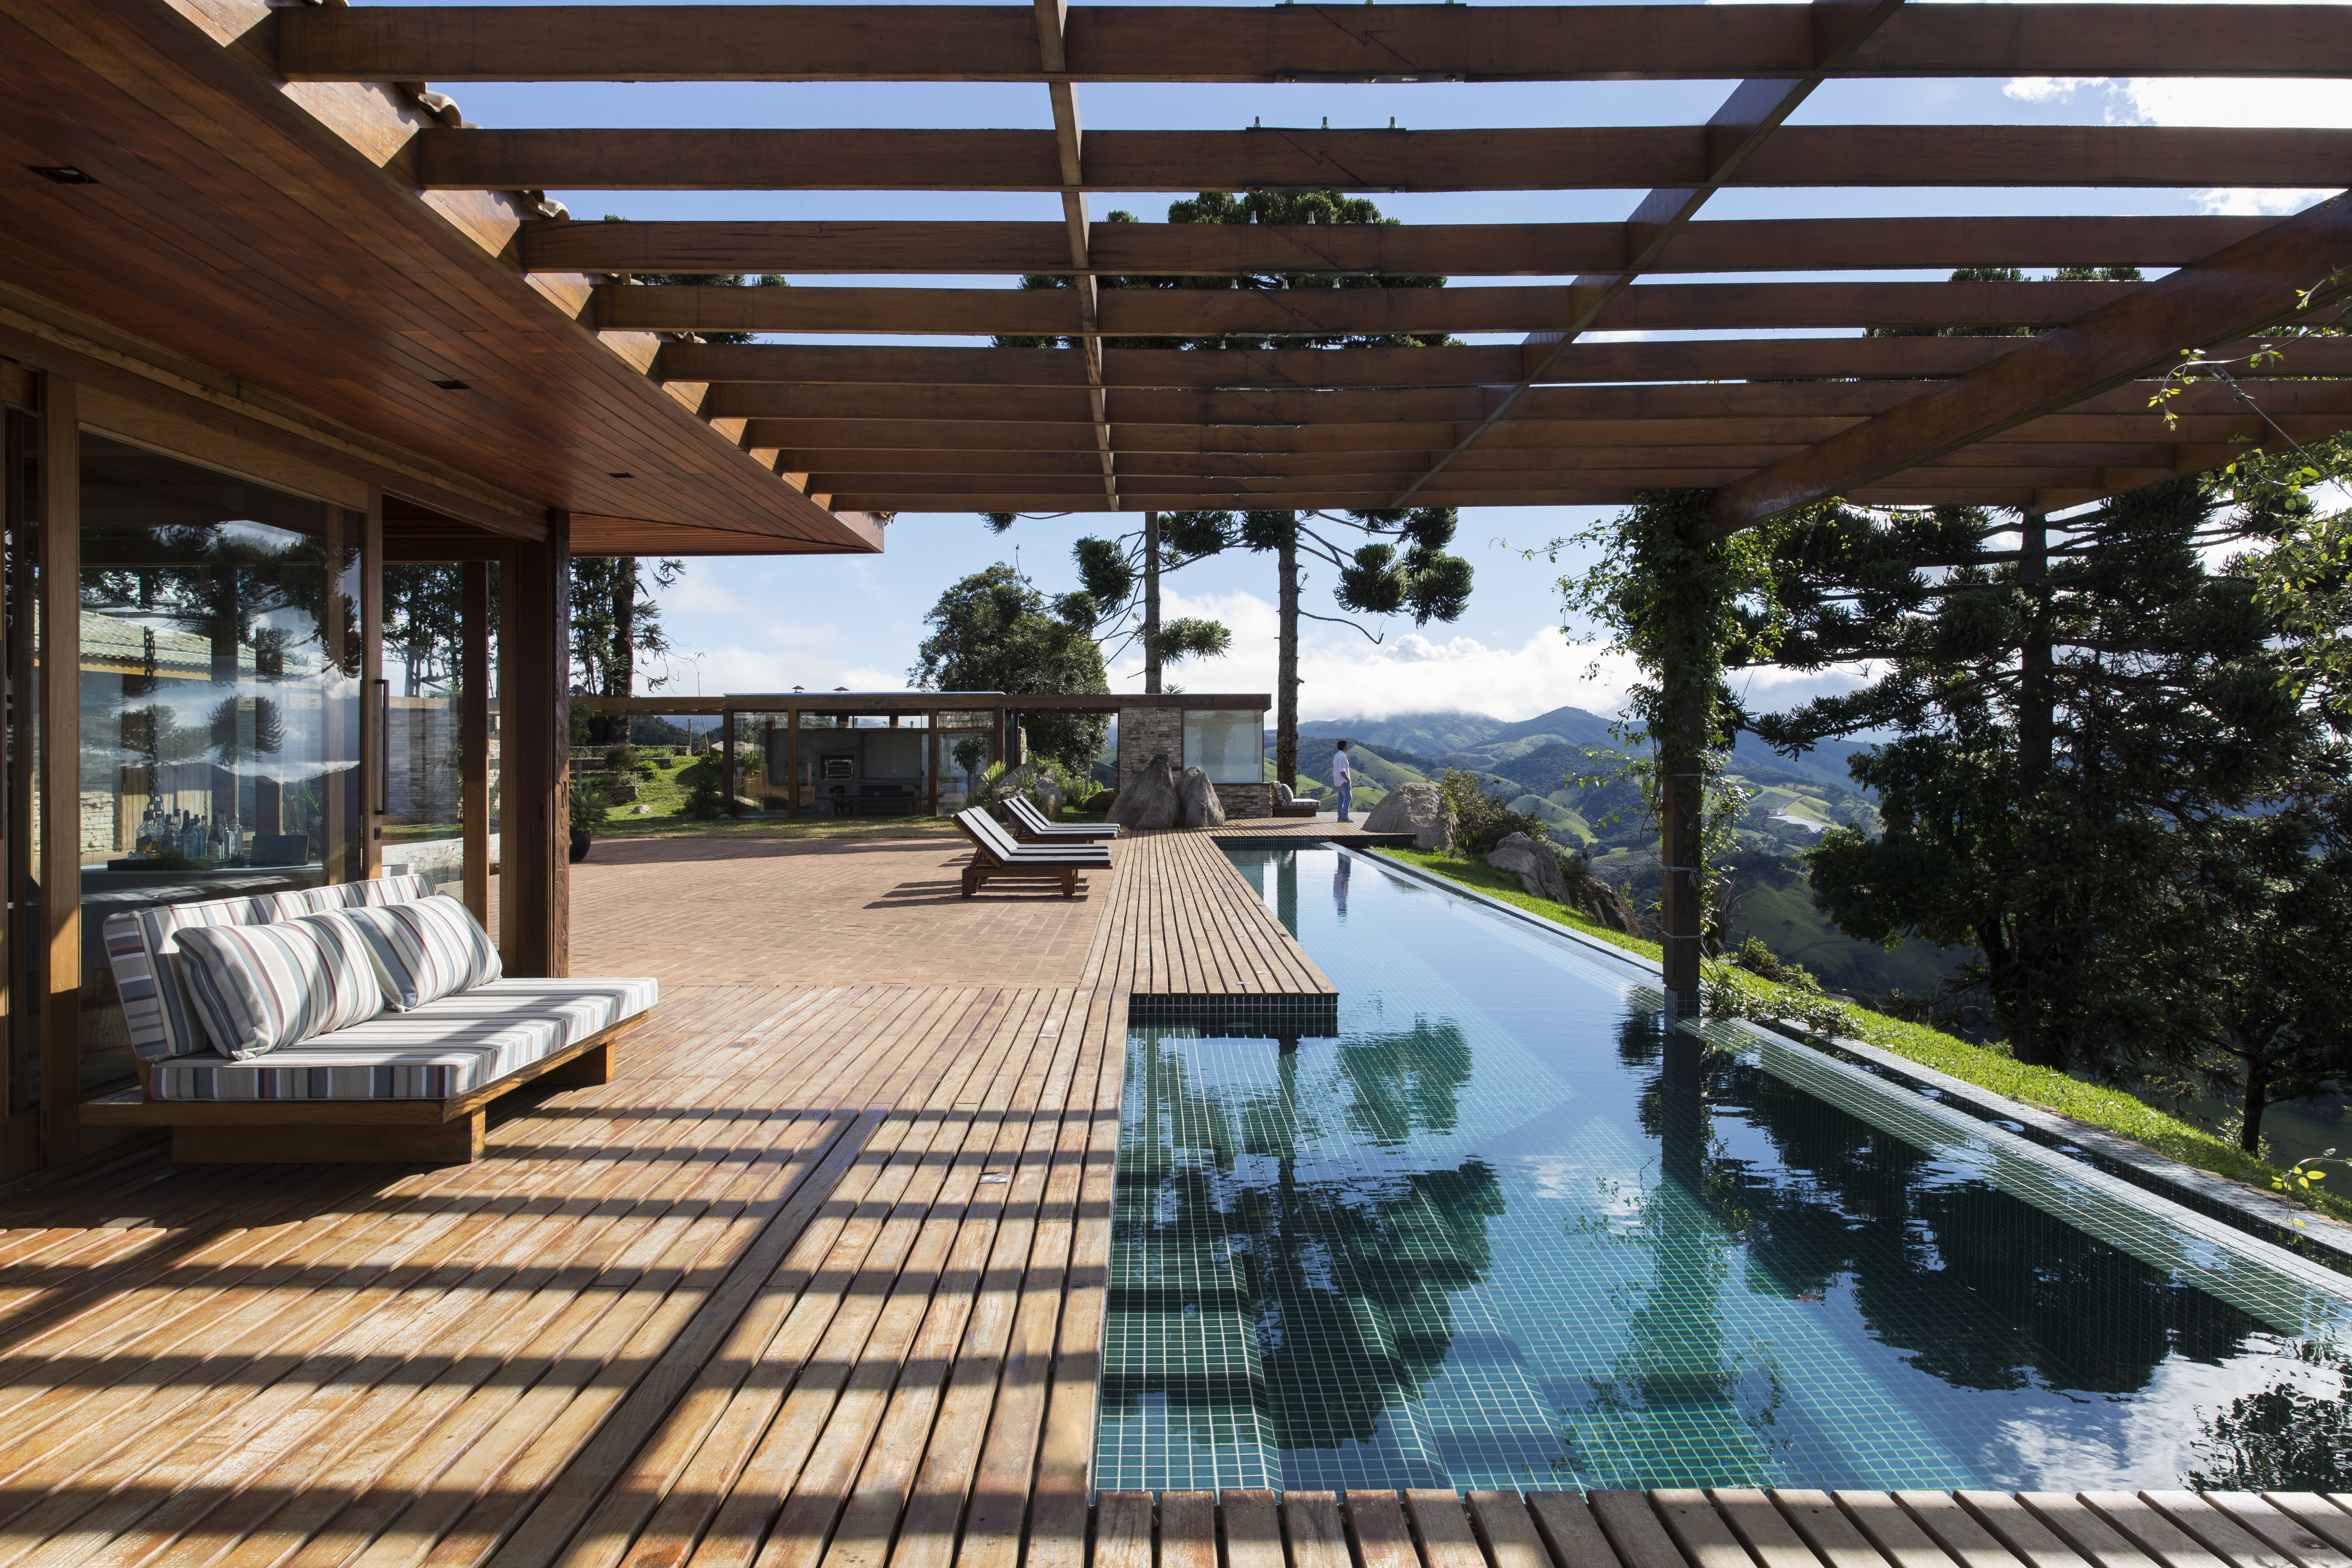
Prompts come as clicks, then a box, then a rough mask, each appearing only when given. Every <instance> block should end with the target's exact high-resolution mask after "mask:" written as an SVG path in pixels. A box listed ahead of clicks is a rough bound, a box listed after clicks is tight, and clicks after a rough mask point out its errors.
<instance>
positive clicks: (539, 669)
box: [499, 511, 572, 978]
mask: <svg viewBox="0 0 2352 1568" xmlns="http://www.w3.org/2000/svg"><path fill="white" fill-rule="evenodd" d="M571 546H572V519H571V514H570V513H568V512H561V511H558V512H551V513H549V514H548V536H547V539H546V541H545V542H543V543H518V544H515V545H514V546H512V547H511V556H510V559H509V563H507V565H506V566H505V567H504V569H502V570H501V571H500V573H499V581H500V587H501V595H500V597H501V600H502V602H503V604H504V605H505V607H506V612H505V614H504V616H502V617H501V619H500V623H499V629H500V635H499V768H500V771H501V773H502V774H503V776H504V784H505V788H504V791H503V793H504V795H505V803H504V808H503V810H502V811H501V812H500V814H499V865H500V867H501V868H502V871H503V875H502V877H501V879H500V881H499V935H500V941H499V957H500V960H501V962H502V963H504V965H505V968H506V972H507V973H509V974H511V975H515V976H518V977H522V978H533V977H541V976H546V977H561V976H562V975H563V974H564V973H566V972H567V971H568V970H569V968H570V963H571V902H572V882H571V862H570V858H569V855H568V851H569V848H570V845H571V837H572V809H571V807H572V702H571V698H570V696H569V694H568V693H569V687H570V679H569V678H570V675H571V647H572V635H571V634H572V626H571V577H572V548H571ZM509 580H511V581H510V584H509Z"/></svg>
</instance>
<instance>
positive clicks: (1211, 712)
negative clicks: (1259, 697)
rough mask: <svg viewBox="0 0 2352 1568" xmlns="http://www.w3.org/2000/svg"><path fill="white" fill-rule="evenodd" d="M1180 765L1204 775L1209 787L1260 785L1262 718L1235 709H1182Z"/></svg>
mask: <svg viewBox="0 0 2352 1568" xmlns="http://www.w3.org/2000/svg"><path fill="white" fill-rule="evenodd" d="M1184 765H1185V766H1186V767H1188V768H1198V769H1200V770H1201V771H1202V773H1207V774H1208V775H1209V782H1210V783H1211V784H1263V783H1264V782H1265V714H1263V713H1257V712H1252V711H1250V710H1246V709H1237V708H1236V709H1223V708H1189V709H1186V710H1185V711H1184Z"/></svg>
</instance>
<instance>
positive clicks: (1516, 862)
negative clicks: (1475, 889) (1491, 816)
mask: <svg viewBox="0 0 2352 1568" xmlns="http://www.w3.org/2000/svg"><path fill="white" fill-rule="evenodd" d="M1486 864H1487V865H1489V866H1492V867H1494V868H1495V869H1496V870H1497V871H1508V872H1510V873H1511V874H1512V875H1514V876H1516V877H1517V878H1518V879H1519V886H1520V887H1522V888H1525V889H1527V890H1528V892H1530V893H1532V894H1534V895H1535V896H1536V897H1537V898H1538V899H1549V900H1551V901H1552V902H1553V903H1556V904H1572V903H1574V902H1575V900H1574V898H1573V896H1572V895H1571V894H1570V892H1569V889H1568V878H1567V877H1566V876H1565V875H1564V874H1562V872H1561V871H1560V868H1559V850H1557V849H1554V848H1553V847H1551V846H1550V845H1549V844H1546V843H1542V842H1540V841H1538V840H1537V839H1533V838H1530V837H1528V836H1527V835H1526V834H1524V833H1513V834H1510V835H1508V836H1507V837H1505V838H1504V840H1503V841H1502V842H1501V843H1500V844H1497V845H1496V846H1495V847H1493V848H1492V849H1489V850H1488V851H1487V852H1486Z"/></svg>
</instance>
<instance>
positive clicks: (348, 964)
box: [179, 914, 383, 1061]
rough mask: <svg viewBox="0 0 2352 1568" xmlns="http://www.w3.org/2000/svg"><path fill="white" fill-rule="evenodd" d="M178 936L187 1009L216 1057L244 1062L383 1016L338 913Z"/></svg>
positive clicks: (377, 990)
mask: <svg viewBox="0 0 2352 1568" xmlns="http://www.w3.org/2000/svg"><path fill="white" fill-rule="evenodd" d="M179 936H180V977H181V979H182V981H183V982H184V983H185V984H186V986H187V989H188V1000H189V1003H190V1004H191V1005H192V1006H193V1007H194V1011H195V1014H196V1016H197V1017H198V1018H199V1019H201V1020H202V1021H203V1023H204V1026H205V1034H206V1035H208V1036H210V1037H212V1043H213V1049H215V1051H218V1052H219V1053H220V1054H221V1055H222V1056H225V1057H228V1058H233V1059H235V1060H237V1061H243V1060H246V1059H247V1058H251V1057H257V1056H261V1055H264V1054H266V1053H268V1052H269V1051H274V1050H276V1049H278V1047H280V1046H290V1045H292V1044H294V1043H295V1042H296V1041H298V1040H307V1039H309V1038H310V1037H312V1036H314V1035H328V1034H332V1033H333V1032H334V1031H336V1030H337V1029H344V1028H349V1027H350V1026H352V1025H353V1024H363V1023H365V1022H367V1020H369V1019H370V1018H373V1017H374V1016H376V1015H377V1014H379V1013H381V1012H383V990H382V988H381V987H380V986H378V985H377V984H376V978H375V971H374V968H373V965H372V964H370V963H369V962H368V951H367V943H366V942H363V941H362V940H361V937H360V933H359V932H358V931H355V930H353V929H352V925H351V922H350V921H348V920H347V919H346V918H344V917H343V916H341V915H340V914H326V915H304V916H302V917H300V918H299V919H298V920H290V921H272V922H271V923H269V924H268V925H251V926H192V927H190V928H188V929H187V930H184V931H181V932H180V933H179Z"/></svg>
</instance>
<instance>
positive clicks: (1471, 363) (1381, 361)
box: [654, 338, 2352, 417]
mask: <svg viewBox="0 0 2352 1568" xmlns="http://www.w3.org/2000/svg"><path fill="white" fill-rule="evenodd" d="M2022 342H2023V340H2020V339H2015V338H1778V339H1772V338H1761V339H1705V338H1699V339H1680V340H1665V341H1660V342H1619V343H1575V344H1571V345H1570V347H1569V348H1568V349H1567V350H1566V352H1564V353H1562V354H1561V355H1560V356H1559V358H1558V359H1557V360H1555V361H1554V362H1553V363H1552V364H1551V366H1550V368H1549V370H1548V371H1546V372H1545V374H1544V381H1545V383H1546V384H1554V385H1567V384H1580V383H1621V382H1655V383H1678V382H1709V381H1756V382H1769V381H1791V382H1797V381H1806V380H1811V379H1815V378H1822V377H1836V378H1844V377H1858V378H1871V379H1890V380H1906V381H1916V380H1937V379H1941V378H1943V377H1947V376H1953V375H1958V374H1961V373H1963V372H1965V371H1969V370H1972V369H1975V368H1976V367H1977V366H1979V365H1981V364H1984V363H1988V362H1990V361H1991V360H1995V359H1998V358H2000V357H2001V356H2002V355H2004V354H2008V353H2014V352H2015V351H2016V350H2017V349H2018V348H2020V347H2021V346H2022ZM2287 349H2288V352H2287V354H2286V357H2285V359H2284V360H2283V361H2281V362H2280V363H2276V364H2270V365H2264V366H2263V367H2261V368H2260V369H2258V370H2256V369H2247V370H2242V372H2241V374H2252V375H2270V376H2316V375H2342V374H2352V340H2346V339H2320V340H2313V341H2307V342H2295V343H2292V344H2289V345H2287ZM2221 352H2222V353H2224V354H2225V355H2226V356H2229V357H2242V355H2243V354H2244V353H2247V352H2251V345H2247V344H2236V343H2232V344H2228V345H2224V346H2223V348H2222V351H2221ZM1524 353H1525V351H1523V350H1522V349H1520V348H1517V347H1472V348H1431V349H1338V350H1319V349H1297V350H1281V351H1254V352H1249V353H1237V352H1223V351H1192V350H1183V349H1110V350H1108V351H1106V352H1105V353H1104V354H1103V375H1104V379H1105V382H1106V384H1108V385H1109V386H1111V387H1113V388H1133V389H1142V390H1152V389H1157V390H1160V391H1179V390H1196V391H1202V392H1213V391H1224V390H1234V391H1239V390H1245V389H1253V388H1255V389H1261V390H1265V391H1281V390H1286V389H1295V390H1298V391H1302V392H1308V391H1314V390H1317V389H1359V390H1369V389H1376V388H1384V387H1389V388H1404V387H1479V386H1507V385H1509V384H1512V383H1513V382H1515V381H1516V380H1517V375H1518V374H1519V370H1520V366H1521V364H1522V363H1524ZM654 374H655V376H656V378H657V379H660V380H665V381H687V382H702V383H708V384H710V386H711V391H710V394H709V397H708V399H707V400H706V403H705V405H704V409H705V412H706V413H707V414H714V416H726V417H748V416H754V415H756V413H757V412H758V405H756V403H755V400H754V399H755V393H758V392H760V391H761V387H760V384H762V383H765V384H773V385H800V386H866V387H876V388H879V387H885V386H899V387H918V388H935V389H936V388H949V387H1056V386H1059V387H1074V386H1075V387H1083V386H1084V385H1086V369H1085V365H1084V364H1083V363H1082V362H1081V360H1080V358H1079V355H1078V354H1077V353H1076V351H1075V350H1070V349H975V348H898V347H859V346H848V345H843V346H835V345H830V344H827V345H822V346H812V345H803V344H766V343H749V344H708V343H670V344H667V345H665V346H664V347H663V349H662V351H661V355H660V357H659V358H658V359H657V360H656V362H655V365H654ZM974 401H975V402H977V401H978V400H977V399H975V400H974Z"/></svg>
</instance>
